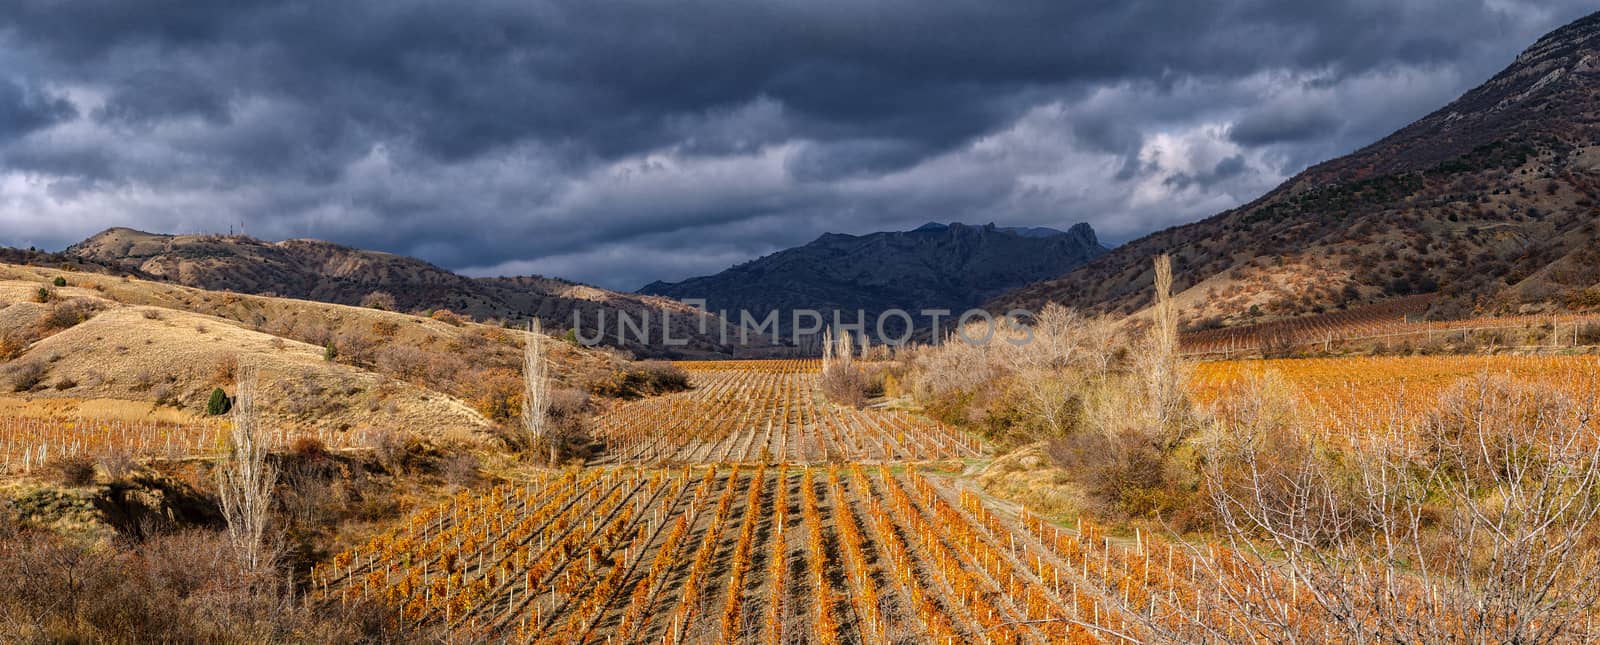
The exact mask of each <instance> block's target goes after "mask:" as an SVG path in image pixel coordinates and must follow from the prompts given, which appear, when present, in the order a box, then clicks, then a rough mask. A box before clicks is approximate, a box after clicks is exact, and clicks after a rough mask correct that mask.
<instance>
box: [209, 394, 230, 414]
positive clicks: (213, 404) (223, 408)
mask: <svg viewBox="0 0 1600 645" xmlns="http://www.w3.org/2000/svg"><path fill="white" fill-rule="evenodd" d="M231 410H233V399H230V398H228V393H227V392H224V391H222V388H220V387H219V388H217V389H214V390H212V391H211V398H210V399H209V400H207V401H206V414H207V415H209V416H213V417H220V416H222V415H224V414H227V413H228V412H229V411H231Z"/></svg>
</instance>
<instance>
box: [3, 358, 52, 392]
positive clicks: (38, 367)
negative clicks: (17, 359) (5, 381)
mask: <svg viewBox="0 0 1600 645" xmlns="http://www.w3.org/2000/svg"><path fill="white" fill-rule="evenodd" d="M8 372H9V374H8V375H9V376H10V378H11V391H13V392H27V391H28V390H32V389H33V388H34V387H35V386H37V385H39V382H40V381H43V380H44V374H45V366H44V363H43V362H41V361H40V360H39V359H33V360H29V361H24V362H22V363H18V364H16V365H12V366H11V369H10V370H8Z"/></svg>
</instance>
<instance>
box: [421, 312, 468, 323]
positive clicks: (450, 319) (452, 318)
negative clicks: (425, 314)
mask: <svg viewBox="0 0 1600 645" xmlns="http://www.w3.org/2000/svg"><path fill="white" fill-rule="evenodd" d="M429 318H432V319H434V320H437V321H439V322H442V323H444V324H446V325H450V326H453V327H460V326H462V325H464V324H466V322H467V319H466V318H464V317H462V316H461V315H460V314H457V313H455V312H453V311H450V310H449V309H440V310H438V311H435V312H433V315H431V316H429Z"/></svg>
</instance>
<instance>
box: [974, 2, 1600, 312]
mask: <svg viewBox="0 0 1600 645" xmlns="http://www.w3.org/2000/svg"><path fill="white" fill-rule="evenodd" d="M1597 98H1600V14H1594V15H1591V16H1589V17H1586V18H1583V19H1581V20H1578V21H1576V22H1574V23H1572V24H1569V25H1567V26H1565V27H1562V28H1560V29H1558V30H1556V31H1554V32H1551V33H1550V34H1548V35H1546V36H1545V37H1543V38H1541V39H1539V41H1538V42H1537V43H1535V44H1534V45H1533V46H1532V47H1530V48H1528V49H1527V51H1525V52H1523V53H1522V54H1521V55H1520V56H1518V57H1517V59H1516V60H1515V61H1514V62H1512V64H1511V65H1510V66H1509V67H1507V68H1506V69H1505V70H1504V71H1502V72H1500V73H1499V74H1497V75H1495V76H1494V78H1492V79H1490V80H1489V81H1488V82H1486V83H1484V84H1483V85H1482V86H1480V87H1478V88H1476V89H1473V90H1472V91H1470V92H1468V93H1466V94H1465V95H1463V96H1462V97H1461V98H1459V99H1458V100H1456V101H1455V102H1453V103H1451V104H1449V105H1447V106H1445V107H1444V108H1442V109H1440V110H1439V111H1437V112H1434V113H1433V114H1430V115H1428V116H1426V117H1424V118H1423V119H1421V120H1419V121H1417V122H1415V123H1413V124H1411V125H1409V126H1406V127H1405V128H1403V129H1401V130H1399V131H1398V132H1395V133H1394V134H1392V135H1390V136H1388V137H1386V138H1384V139H1383V140H1381V141H1378V142H1377V143H1374V144H1372V145H1370V146H1367V147H1365V148H1363V149H1361V150H1358V151H1356V152H1355V153H1353V154H1350V155H1348V156H1345V157H1341V158H1339V159H1334V160H1332V161H1328V162H1325V163H1322V164H1318V165H1316V166H1313V167H1311V168H1309V169H1307V170H1305V171H1304V172H1301V173H1300V174H1299V175H1297V176H1295V177H1293V178H1292V179H1290V180H1289V181H1287V182H1285V183H1284V184H1282V185H1281V186H1279V187H1278V188H1276V189H1274V190H1273V191H1271V192H1270V193H1268V194H1266V195H1264V196H1262V197H1261V198H1259V199H1257V200H1255V201H1254V202H1251V203H1249V204H1246V205H1244V206H1241V207H1239V208H1236V209H1233V210H1229V211H1226V212H1223V213H1220V214H1218V215H1215V216H1213V217H1211V218H1208V219H1205V220H1202V221H1200V222H1196V223H1193V224H1188V225H1185V226H1179V227H1175V228H1170V229H1167V230H1164V231H1160V232H1157V233H1154V234H1152V235H1149V236H1147V237H1145V238H1143V239H1139V240H1136V241H1134V242H1130V243H1128V244H1125V245H1123V246H1121V247H1119V248H1117V249H1115V250H1113V251H1111V252H1109V253H1107V254H1105V255H1104V256H1102V257H1100V258H1098V259H1096V260H1095V261H1093V262H1090V263H1089V264H1087V265H1085V266H1083V267H1082V268H1079V269H1076V270H1074V271H1072V272H1070V273H1068V274H1066V275H1064V276H1061V277H1059V278H1057V279H1053V280H1048V281H1045V282H1041V283H1037V284H1033V285H1029V286H1027V287H1024V288H1022V289H1018V290H1016V291H1013V292H1011V293H1008V294H1006V295H1004V296H1002V297H1000V298H998V299H996V300H995V301H994V302H993V303H991V306H992V307H997V308H1005V307H1011V306H1021V307H1028V308H1037V307H1039V306H1041V305H1042V304H1043V303H1044V302H1046V301H1056V302H1062V303H1065V304H1068V305H1071V306H1076V307H1079V308H1084V309H1090V310H1098V311H1106V312H1114V313H1121V314H1129V313H1134V312H1136V311H1138V310H1140V309H1142V308H1143V307H1145V306H1146V305H1148V304H1149V303H1150V302H1151V299H1152V295H1153V294H1152V288H1151V283H1152V279H1151V271H1150V262H1151V258H1152V257H1153V256H1155V255H1157V254H1160V253H1170V254H1172V256H1173V262H1174V270H1175V274H1176V278H1177V284H1176V286H1175V288H1176V289H1178V290H1181V293H1180V294H1179V295H1178V298H1177V302H1178V304H1179V306H1180V307H1181V308H1182V310H1183V315H1184V316H1185V318H1186V319H1187V320H1188V322H1189V323H1190V324H1192V325H1201V326H1220V325H1231V324H1235V323H1244V322H1250V321H1253V320H1258V319H1261V318H1263V317H1265V318H1285V317H1293V316H1298V315H1302V314H1306V313H1312V312H1321V311H1328V310H1336V309H1340V308H1345V307H1349V306H1352V305H1355V304H1358V303H1364V302H1370V301H1377V300H1383V299H1386V298H1391V297H1395V296H1404V295H1409V294H1414V293H1425V292H1437V293H1438V295H1439V297H1438V298H1435V299H1434V300H1433V302H1434V304H1433V305H1432V308H1431V310H1430V311H1429V315H1430V316H1433V317H1436V318H1452V317H1460V316H1466V315H1472V314H1475V313H1490V312H1507V311H1524V312H1526V311H1542V310H1551V309H1561V308H1581V307H1590V306H1594V305H1595V304H1600V228H1597V219H1600V218H1597V216H1600V209H1597V208H1596V204H1597V201H1600V146H1597V144H1600V125H1597V124H1600V113H1597V109H1600V100H1597Z"/></svg>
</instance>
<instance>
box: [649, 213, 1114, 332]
mask: <svg viewBox="0 0 1600 645" xmlns="http://www.w3.org/2000/svg"><path fill="white" fill-rule="evenodd" d="M1104 252H1105V248H1104V247H1102V246H1100V243H1099V241H1098V240H1096V239H1095V234H1094V230H1093V229H1091V228H1090V227H1089V225H1088V224H1078V225H1076V226H1073V227H1072V228H1071V229H1069V230H1067V231H1065V232H1063V231H1056V230H1052V229H1039V228H1031V229H1002V228H997V227H996V226H994V225H993V224H989V225H984V226H968V225H965V224H949V225H944V224H927V225H924V226H922V227H919V228H917V229H915V230H911V231H904V232H887V233H873V234H870V235H860V236H856V235H842V234H835V233H829V234H826V235H823V236H822V237H819V238H817V239H816V241H814V242H811V243H809V244H806V245H804V246H799V247H795V248H792V249H786V250H783V251H779V252H777V253H773V254H771V255H768V256H766V257H763V258H760V259H757V260H753V261H750V262H747V263H744V264H741V265H738V266H735V267H733V268H730V269H728V270H726V271H723V272H721V273H718V274H716V275H711V276H704V277H698V278H690V279H688V280H684V281H682V282H677V283H665V282H655V283H651V284H649V285H646V286H645V287H644V288H643V289H640V293H645V294H651V295H662V296H670V297H673V298H704V299H705V300H706V302H707V305H708V307H709V308H710V309H712V310H713V311H727V312H729V314H730V316H729V317H730V318H736V315H735V314H734V313H733V312H737V311H739V310H747V311H750V312H751V313H752V315H754V316H755V317H756V318H758V319H759V318H761V317H763V316H765V315H766V314H767V312H769V311H773V310H777V311H779V312H781V313H780V315H779V320H780V321H781V323H782V325H783V326H784V327H785V328H787V327H788V326H789V323H790V322H791V320H792V314H791V313H790V312H792V311H793V310H796V309H814V310H819V311H821V312H822V314H823V315H824V316H828V317H830V318H831V316H832V312H833V311H839V312H841V313H840V317H841V320H842V321H843V322H846V323H853V322H855V320H856V314H855V312H856V311H857V310H861V311H864V312H865V313H866V320H867V323H868V331H869V332H873V329H872V327H873V326H874V321H875V320H876V319H877V316H878V314H879V313H880V312H882V311H885V310H887V309H892V308H899V309H903V310H905V311H908V312H910V313H911V314H912V315H913V316H914V317H915V318H914V322H915V323H917V324H918V325H919V326H921V325H924V324H925V323H926V322H927V321H926V319H925V318H923V317H921V316H920V314H919V313H918V312H920V311H921V310H923V309H949V310H952V311H955V312H958V313H959V312H960V311H962V310H965V309H967V308H969V307H973V306H976V305H978V304H980V303H982V302H983V301H985V300H987V299H989V298H992V297H994V296H996V295H998V294H1000V293H1002V292H1004V291H1005V290H1007V289H1010V288H1014V287H1017V286H1021V285H1024V284H1027V283H1029V282H1033V281H1035V280H1040V279H1042V278H1045V277H1049V276H1054V275H1060V274H1061V273H1062V272H1065V271H1068V270H1070V269H1072V268H1075V267H1077V266H1079V265H1082V264H1083V263H1084V262H1086V261H1088V260H1090V259H1092V258H1094V257H1096V256H1099V255H1100V254H1101V253H1104ZM885 320H886V325H885V327H886V331H888V332H890V333H891V334H896V333H898V332H899V331H900V330H901V327H900V326H899V325H903V322H904V321H903V319H899V318H886V319H885ZM830 322H831V321H830Z"/></svg>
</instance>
